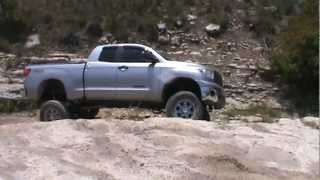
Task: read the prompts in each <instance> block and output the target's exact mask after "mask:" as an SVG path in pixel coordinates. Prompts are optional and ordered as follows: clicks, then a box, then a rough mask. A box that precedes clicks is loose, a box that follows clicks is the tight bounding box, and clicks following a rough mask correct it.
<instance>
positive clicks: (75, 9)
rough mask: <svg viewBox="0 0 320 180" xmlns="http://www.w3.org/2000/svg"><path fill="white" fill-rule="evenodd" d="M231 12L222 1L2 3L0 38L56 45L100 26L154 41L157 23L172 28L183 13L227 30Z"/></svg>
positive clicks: (46, 0) (9, 0) (116, 33)
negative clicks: (33, 37) (27, 37)
mask: <svg viewBox="0 0 320 180" xmlns="http://www.w3.org/2000/svg"><path fill="white" fill-rule="evenodd" d="M193 9H197V11H196V12H193ZM231 9H232V6H231V5H230V3H227V2H226V1H224V0H204V1H197V0H179V1H176V0H166V1H161V0H133V1H127V0H117V1H112V0H92V1H85V0H56V1H50V0H32V1H31V0H1V1H0V26H1V27H5V28H1V30H0V38H6V39H7V38H8V37H14V36H15V35H17V34H22V32H17V31H23V33H25V32H30V31H32V30H36V31H37V32H39V33H41V34H42V35H43V36H45V35H47V36H46V38H47V39H46V42H48V41H50V40H54V41H56V40H59V39H61V38H63V37H64V36H70V33H71V32H72V33H73V32H83V31H85V29H86V28H87V27H88V26H90V24H99V25H98V26H100V25H101V28H102V29H103V30H104V32H111V33H112V34H113V35H114V36H116V38H117V39H120V40H127V39H128V37H129V35H130V33H131V32H135V33H139V34H140V35H142V36H146V37H147V38H149V40H153V38H154V34H155V33H156V31H155V25H156V23H158V22H159V21H160V20H162V21H165V22H167V23H168V24H169V25H173V24H174V22H175V21H176V20H178V19H180V20H185V19H184V18H185V15H186V13H196V14H195V15H204V16H208V18H210V20H214V21H216V23H219V24H220V23H221V24H223V25H224V26H226V25H227V24H228V23H227V12H230V11H231ZM198 10H199V11H198ZM197 13H199V14H197ZM22 26H23V28H22ZM98 26H96V27H97V28H100V27H98ZM12 30H14V31H12ZM52 35H54V36H52ZM15 40H17V39H12V41H15ZM50 43H51V42H50Z"/></svg>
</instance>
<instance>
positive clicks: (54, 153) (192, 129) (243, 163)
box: [0, 119, 319, 180]
mask: <svg viewBox="0 0 320 180" xmlns="http://www.w3.org/2000/svg"><path fill="white" fill-rule="evenodd" d="M0 162H1V163H0V179H35V180H37V179H58V180H59V179H61V180H62V179H128V177H130V179H133V180H135V179H137V180H138V179H139V180H140V179H183V180H185V179H200V180H201V179H218V180H219V179H223V180H229V179H230V180H231V179H240V180H242V179H243V180H247V179H249V180H257V179H259V180H260V179H261V180H269V179H270V180H289V179H290V180H291V179H294V180H300V179H301V180H304V179H308V180H313V179H314V180H316V179H318V177H319V134H318V131H317V130H314V129H311V128H309V127H306V126H304V125H303V124H302V123H301V122H300V121H295V120H291V119H281V120H280V121H279V123H274V124H265V123H255V124H246V123H241V122H235V123H230V124H224V125H219V124H216V123H212V122H202V121H186V120H180V119H147V120H145V121H139V122H136V121H128V120H121V121H120V120H77V121H72V120H63V121H56V122H49V123H40V122H31V123H20V124H11V125H2V126H0Z"/></svg>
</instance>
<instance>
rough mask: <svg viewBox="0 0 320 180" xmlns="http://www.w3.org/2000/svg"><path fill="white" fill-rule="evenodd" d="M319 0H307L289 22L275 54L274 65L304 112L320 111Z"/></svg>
mask: <svg viewBox="0 0 320 180" xmlns="http://www.w3.org/2000/svg"><path fill="white" fill-rule="evenodd" d="M318 7H319V1H318V0H307V1H305V3H304V9H303V12H302V14H301V15H297V16H294V17H292V18H291V19H290V21H289V26H288V28H287V29H286V30H285V31H284V32H283V33H282V34H281V35H280V38H281V39H280V42H279V45H278V47H277V48H276V49H275V51H274V54H273V58H272V59H273V67H274V69H275V70H276V71H277V72H279V73H280V75H281V78H282V80H283V81H284V82H286V83H288V84H289V86H290V92H289V93H290V96H291V97H292V98H293V101H294V104H295V105H296V107H297V108H298V109H299V110H301V113H303V114H305V113H313V114H318V112H319V31H318V27H319V16H318Z"/></svg>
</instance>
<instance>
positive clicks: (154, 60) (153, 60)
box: [143, 50, 159, 64]
mask: <svg viewBox="0 0 320 180" xmlns="http://www.w3.org/2000/svg"><path fill="white" fill-rule="evenodd" d="M143 53H144V56H145V59H147V60H149V61H150V62H151V63H152V64H156V63H158V62H159V60H158V59H157V58H156V57H155V56H154V55H153V54H152V52H150V51H147V50H146V51H144V52H143Z"/></svg>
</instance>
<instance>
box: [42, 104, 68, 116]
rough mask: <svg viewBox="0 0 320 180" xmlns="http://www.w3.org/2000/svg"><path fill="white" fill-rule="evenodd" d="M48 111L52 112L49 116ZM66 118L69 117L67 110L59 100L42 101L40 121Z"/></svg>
mask: <svg viewBox="0 0 320 180" xmlns="http://www.w3.org/2000/svg"><path fill="white" fill-rule="evenodd" d="M49 111H51V112H49ZM50 113H51V114H52V115H51V116H50ZM54 114H55V115H54ZM54 116H56V117H54ZM68 118H69V112H68V110H67V108H66V106H65V105H63V103H61V102H59V101H56V100H50V101H46V102H44V103H43V104H42V105H41V108H40V121H54V120H60V119H68Z"/></svg>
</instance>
